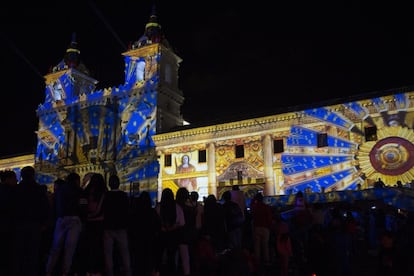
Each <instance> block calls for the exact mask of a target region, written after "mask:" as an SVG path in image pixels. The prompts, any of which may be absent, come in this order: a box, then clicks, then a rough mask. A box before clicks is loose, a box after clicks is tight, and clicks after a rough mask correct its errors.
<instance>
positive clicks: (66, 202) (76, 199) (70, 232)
mask: <svg viewBox="0 0 414 276" xmlns="http://www.w3.org/2000/svg"><path fill="white" fill-rule="evenodd" d="M80 181H81V178H80V175H79V174H77V173H75V172H72V173H70V174H69V175H68V176H67V178H66V181H64V180H62V179H57V180H56V181H55V182H59V184H57V185H58V186H59V188H58V189H56V190H55V197H54V200H55V204H54V207H55V214H56V224H55V230H54V234H53V242H52V246H51V248H50V253H49V257H48V260H47V264H46V275H52V273H53V272H54V271H55V267H56V264H57V262H58V260H59V258H60V256H61V254H62V253H63V258H62V268H61V275H69V273H70V272H71V268H72V261H73V257H74V254H75V251H76V248H77V245H78V241H79V237H80V233H81V230H82V222H81V206H80V199H81V195H82V193H83V190H82V188H81V187H80Z"/></svg>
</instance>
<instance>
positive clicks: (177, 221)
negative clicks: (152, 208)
mask: <svg viewBox="0 0 414 276" xmlns="http://www.w3.org/2000/svg"><path fill="white" fill-rule="evenodd" d="M156 210H157V213H158V215H159V216H160V219H161V231H160V238H159V241H158V244H157V247H158V254H157V258H156V259H157V263H156V273H160V271H161V270H164V267H162V263H161V260H162V259H163V255H164V254H165V256H166V266H167V267H165V269H166V271H168V272H169V273H172V274H175V273H176V272H177V266H176V263H175V256H176V253H177V249H178V245H179V242H180V238H181V237H182V231H183V227H184V225H185V219H184V212H183V209H182V208H181V206H180V205H179V204H177V203H176V201H175V199H174V193H173V191H172V190H171V189H170V188H164V189H163V190H162V193H161V200H160V202H159V204H158V205H157V206H156Z"/></svg>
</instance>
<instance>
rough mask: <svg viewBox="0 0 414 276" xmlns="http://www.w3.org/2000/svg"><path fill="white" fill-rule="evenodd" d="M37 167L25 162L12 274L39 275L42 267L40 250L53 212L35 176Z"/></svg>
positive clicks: (19, 189)
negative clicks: (50, 214)
mask: <svg viewBox="0 0 414 276" xmlns="http://www.w3.org/2000/svg"><path fill="white" fill-rule="evenodd" d="M35 174H36V171H35V169H34V167H32V166H25V167H23V168H22V169H21V171H20V177H21V181H20V182H19V184H18V185H17V187H16V198H15V199H16V200H15V222H16V224H15V225H16V228H15V242H14V245H15V250H14V254H15V255H14V258H13V260H14V266H13V267H14V272H13V274H12V275H22V276H31V275H33V276H38V275H39V273H40V271H42V269H41V265H40V259H41V256H40V250H41V240H42V231H43V229H44V228H45V226H46V223H47V221H48V216H49V208H50V204H49V200H48V197H47V193H46V191H45V189H43V188H42V187H41V185H40V184H38V183H37V182H36V180H35Z"/></svg>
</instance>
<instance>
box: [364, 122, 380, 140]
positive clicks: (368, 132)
mask: <svg viewBox="0 0 414 276" xmlns="http://www.w3.org/2000/svg"><path fill="white" fill-rule="evenodd" d="M377 140H378V137H377V127H376V126H369V127H365V141H367V142H368V141H377Z"/></svg>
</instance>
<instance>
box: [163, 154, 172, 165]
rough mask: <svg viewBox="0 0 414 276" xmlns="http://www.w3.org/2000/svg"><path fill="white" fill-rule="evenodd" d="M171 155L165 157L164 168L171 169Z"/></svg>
mask: <svg viewBox="0 0 414 276" xmlns="http://www.w3.org/2000/svg"><path fill="white" fill-rule="evenodd" d="M171 160H172V159H171V154H166V155H164V167H171V163H172V162H171Z"/></svg>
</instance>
